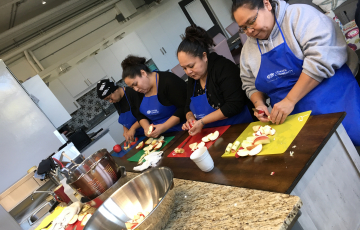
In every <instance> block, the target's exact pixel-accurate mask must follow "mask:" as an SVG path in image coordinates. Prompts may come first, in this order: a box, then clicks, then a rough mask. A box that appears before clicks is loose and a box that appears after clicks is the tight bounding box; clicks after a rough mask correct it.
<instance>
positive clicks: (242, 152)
mask: <svg viewBox="0 0 360 230" xmlns="http://www.w3.org/2000/svg"><path fill="white" fill-rule="evenodd" d="M249 153H250V151H249V150H247V149H244V148H243V147H241V148H239V151H237V153H236V154H237V155H238V156H240V157H246V156H248V155H249Z"/></svg>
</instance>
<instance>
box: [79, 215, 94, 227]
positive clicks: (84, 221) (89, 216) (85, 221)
mask: <svg viewBox="0 0 360 230" xmlns="http://www.w3.org/2000/svg"><path fill="white" fill-rule="evenodd" d="M91 216H92V215H91V214H87V215H86V216H85V217H84V219H83V220H82V221H81V226H85V225H86V223H87V222H88V221H89V219H90V218H91Z"/></svg>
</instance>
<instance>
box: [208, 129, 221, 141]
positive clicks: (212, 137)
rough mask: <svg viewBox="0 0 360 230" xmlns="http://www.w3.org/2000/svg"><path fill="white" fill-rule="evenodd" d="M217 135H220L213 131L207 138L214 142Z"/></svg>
mask: <svg viewBox="0 0 360 230" xmlns="http://www.w3.org/2000/svg"><path fill="white" fill-rule="evenodd" d="M219 135H220V133H219V131H215V132H214V133H212V135H210V136H209V139H210V140H211V141H215V140H216V139H217V138H218V137H219Z"/></svg>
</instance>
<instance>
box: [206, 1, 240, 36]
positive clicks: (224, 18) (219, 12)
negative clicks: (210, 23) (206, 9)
mask: <svg viewBox="0 0 360 230" xmlns="http://www.w3.org/2000/svg"><path fill="white" fill-rule="evenodd" d="M207 1H208V2H209V4H210V6H211V8H212V10H213V11H214V13H215V14H216V17H217V18H218V19H219V21H220V23H221V25H222V26H223V28H224V29H225V31H226V27H228V26H229V25H230V24H231V23H233V22H234V21H233V20H232V19H231V6H232V1H230V0H207ZM226 33H227V34H228V35H229V36H230V37H231V35H230V34H229V33H228V32H227V31H226Z"/></svg>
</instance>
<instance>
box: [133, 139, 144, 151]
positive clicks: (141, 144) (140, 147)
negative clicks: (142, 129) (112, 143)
mask: <svg viewBox="0 0 360 230" xmlns="http://www.w3.org/2000/svg"><path fill="white" fill-rule="evenodd" d="M135 148H136V149H142V148H144V142H143V141H142V142H140V143H139V144H138V145H137V146H136V147H135Z"/></svg>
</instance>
